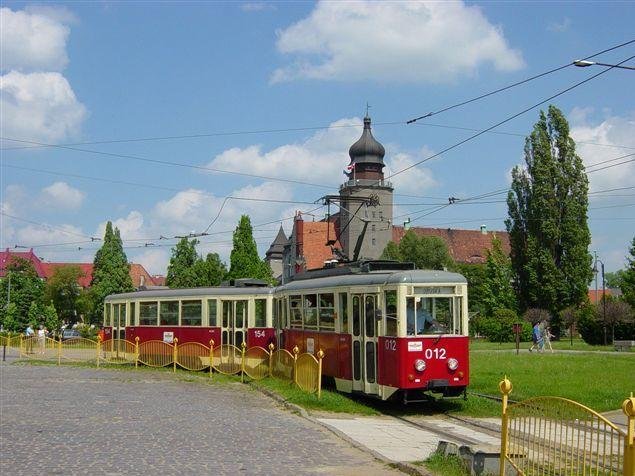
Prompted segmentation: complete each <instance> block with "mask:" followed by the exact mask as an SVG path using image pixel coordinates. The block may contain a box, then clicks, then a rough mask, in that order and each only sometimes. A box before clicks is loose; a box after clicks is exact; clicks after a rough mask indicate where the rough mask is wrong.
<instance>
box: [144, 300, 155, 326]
mask: <svg viewBox="0 0 635 476" xmlns="http://www.w3.org/2000/svg"><path fill="white" fill-rule="evenodd" d="M158 310H159V306H158V304H157V302H156V301H147V302H140V303H139V325H140V326H156V325H157V314H158Z"/></svg>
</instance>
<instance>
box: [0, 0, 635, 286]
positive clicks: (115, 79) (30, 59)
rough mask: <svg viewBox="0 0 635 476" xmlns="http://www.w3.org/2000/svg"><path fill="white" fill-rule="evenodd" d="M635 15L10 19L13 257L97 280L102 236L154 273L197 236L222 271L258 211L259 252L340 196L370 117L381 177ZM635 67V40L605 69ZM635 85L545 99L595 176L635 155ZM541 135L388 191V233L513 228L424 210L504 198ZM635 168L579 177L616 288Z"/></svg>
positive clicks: (491, 207) (554, 78) (315, 9)
mask: <svg viewBox="0 0 635 476" xmlns="http://www.w3.org/2000/svg"><path fill="white" fill-rule="evenodd" d="M633 18H635V4H633V3H632V2H601V3H600V2H585V3H582V2H576V3H573V2H566V3H564V2H563V3H557V2H507V3H504V2H482V3H481V2H469V3H463V2H455V3H450V2H439V3H428V2H424V3H415V2H409V3H405V2H404V3H399V2H386V3H379V2H375V3H364V2H330V3H329V2H323V3H290V2H289V3H261V2H252V3H238V2H236V3H219V2H213V3H212V2H209V3H207V2H196V3H169V2H163V3H151V2H69V3H46V4H31V3H21V2H3V3H2V13H1V20H2V28H1V31H2V38H1V40H2V42H1V43H2V51H1V57H0V59H1V61H0V66H1V74H2V78H1V89H2V94H1V96H0V101H1V103H0V105H1V108H2V109H1V114H0V118H1V124H0V125H1V129H2V130H1V132H2V133H1V136H2V137H3V139H2V140H1V141H0V146H1V147H2V149H3V150H2V152H1V153H2V155H1V162H2V164H1V165H2V168H1V169H0V171H1V173H2V179H1V182H0V188H1V193H2V203H1V207H2V215H0V220H1V224H2V227H1V228H2V229H1V231H0V240H1V246H2V248H6V247H9V248H14V247H15V246H16V245H17V246H19V247H27V248H28V247H34V249H35V251H36V253H37V254H38V256H41V257H43V258H44V259H47V260H51V261H67V262H75V261H92V259H93V255H94V251H95V249H96V248H97V247H98V246H99V244H98V243H93V242H91V241H90V238H91V237H101V236H102V235H103V229H104V226H105V223H106V222H107V221H108V220H111V221H113V222H114V223H115V224H116V225H117V226H118V227H119V228H120V229H121V231H122V236H123V238H124V245H125V246H126V252H127V254H128V257H129V259H130V260H132V261H134V262H139V263H141V264H143V265H144V266H145V267H146V268H147V269H148V270H149V271H150V272H152V273H161V274H163V273H165V269H166V264H167V262H168V260H169V255H170V249H171V246H172V245H173V244H174V242H175V240H174V239H163V238H161V237H167V238H171V237H174V236H177V235H184V234H188V233H190V232H202V231H205V230H206V229H207V230H208V232H209V233H211V234H210V235H209V236H205V237H203V238H201V242H202V243H201V245H200V246H199V250H200V251H201V252H203V253H206V252H208V251H215V252H218V253H219V254H220V255H221V257H223V258H224V259H228V256H229V252H230V250H231V231H232V230H233V228H234V227H235V225H236V223H237V221H238V218H239V216H240V215H241V214H245V213H246V214H249V215H250V216H251V219H252V223H253V224H254V225H256V226H255V237H256V240H257V242H258V244H259V248H260V250H261V252H262V253H264V251H265V250H266V249H267V247H268V245H269V243H270V242H271V240H272V239H273V237H274V236H275V235H276V232H277V229H278V227H279V224H280V223H282V224H283V226H284V228H285V230H286V231H287V232H289V231H290V228H291V223H292V221H291V220H290V219H289V218H290V217H292V216H293V215H294V213H295V211H296V210H302V211H310V210H313V209H316V208H317V207H318V205H313V204H312V203H313V202H314V201H316V200H317V199H319V197H321V196H323V195H325V194H329V193H336V192H337V189H338V186H339V184H340V183H341V182H342V180H343V179H344V176H343V175H342V170H343V168H344V167H345V166H346V165H347V164H348V148H349V146H350V145H351V144H352V143H353V142H354V141H355V140H356V139H357V137H359V135H360V132H361V127H360V126H361V118H362V117H363V115H364V113H365V106H366V103H369V104H370V115H371V116H372V119H373V122H374V126H373V132H374V134H375V137H376V138H377V139H378V140H379V141H380V142H382V143H383V144H384V146H385V147H386V158H385V161H386V163H387V173H388V174H389V175H390V174H392V173H394V172H397V171H399V170H402V169H403V168H405V167H408V166H410V165H412V164H414V163H416V162H418V161H420V160H423V159H425V158H426V157H429V156H430V155H432V154H435V153H437V152H439V151H441V150H443V149H445V148H447V147H448V146H451V145H452V144H454V143H457V142H459V141H461V140H463V139H465V138H467V137H469V136H470V135H473V134H474V132H473V131H472V130H478V129H484V128H487V127H489V126H491V125H493V124H495V123H497V122H499V121H501V120H503V119H505V118H507V117H509V116H511V115H513V114H515V113H517V112H519V111H521V110H523V109H525V108H527V107H528V106H531V105H532V104H535V103H538V102H539V101H541V100H543V99H546V98H548V97H549V96H551V95H553V94H555V93H557V92H558V91H560V90H563V89H566V88H567V87H569V86H571V85H573V84H575V83H576V82H579V81H581V80H583V79H586V78H588V77H590V76H592V75H593V74H596V73H599V72H600V71H602V67H600V66H592V67H589V68H584V69H583V68H576V67H573V66H571V67H568V68H565V69H563V70H561V71H558V72H555V73H553V74H550V75H547V76H545V77H543V78H540V79H537V80H535V81H532V82H529V83H527V84H525V85H522V86H519V87H517V88H514V89H512V90H510V91H506V92H503V93H500V94H496V95H494V96H491V97H489V98H486V99H483V100H481V101H477V102H474V103H471V104H469V105H466V106H463V107H459V108H455V109H452V110H450V111H447V112H444V113H440V114H438V115H434V116H432V117H429V118H426V119H424V120H421V121H419V122H418V123H416V124H411V125H406V124H405V121H407V120H408V119H411V118H413V117H417V116H421V115H423V114H426V113H428V112H431V111H437V110H439V109H442V108H444V107H445V106H448V105H452V104H455V103H457V102H460V101H462V100H465V99H469V98H472V97H474V96H478V95H480V94H482V93H485V92H488V91H490V90H493V89H496V88H498V87H502V86H505V85H507V84H511V83H513V82H516V81H519V80H522V79H524V78H527V77H530V76H533V75H536V74H539V73H541V72H543V71H547V70H549V69H552V68H555V67H557V66H560V65H564V64H565V63H568V62H570V61H572V60H574V59H577V58H580V57H584V56H587V55H591V54H593V53H596V52H599V51H602V50H604V49H606V48H609V47H611V46H614V45H618V44H621V43H624V42H627V41H629V40H633V39H635V35H634V34H633V29H632V21H633ZM633 55H635V43H632V44H630V45H628V46H625V47H623V48H619V49H616V50H613V51H611V52H608V53H605V54H603V55H601V56H599V57H597V58H594V59H595V60H596V61H599V62H604V63H610V64H614V63H616V62H620V61H623V60H625V59H626V58H629V57H630V56H633ZM627 64H630V65H633V64H635V60H630V61H629V62H628V63H627ZM634 86H635V72H634V71H628V70H611V71H608V72H607V73H606V74H603V75H601V76H599V77H598V78H597V79H594V80H592V81H590V82H588V83H586V84H584V85H582V86H580V87H578V88H576V89H574V90H572V91H570V92H568V93H566V94H564V95H562V96H560V97H558V98H556V99H555V100H553V101H552V102H553V104H555V105H556V106H558V107H559V108H560V109H561V110H562V111H563V112H564V113H565V114H566V115H567V117H568V119H569V121H570V124H571V128H572V135H573V136H574V138H575V139H576V140H577V141H578V153H579V154H580V156H581V157H582V158H583V160H584V162H585V164H587V166H589V165H592V164H596V163H598V162H603V161H610V160H611V159H616V158H617V157H621V156H626V155H628V154H632V153H635V102H634V95H633V90H634ZM543 108H546V105H545V106H543ZM537 118H538V109H534V110H532V111H530V112H528V113H526V114H524V115H522V116H520V117H518V118H516V119H514V120H512V121H510V122H508V123H506V124H504V125H502V126H500V127H498V128H497V129H495V130H494V131H493V132H496V133H487V134H484V135H482V136H480V137H478V138H476V139H474V140H472V141H469V142H467V143H465V144H464V145H462V146H460V147H457V148H455V149H453V150H451V151H449V152H447V153H444V154H442V155H440V156H439V157H437V158H435V159H433V160H430V161H427V162H425V163H424V164H421V165H419V166H417V167H414V168H412V169H410V170H409V171H407V172H404V173H402V174H399V175H397V176H395V177H394V178H393V179H391V180H392V181H393V182H394V184H395V194H396V196H395V203H396V204H397V206H396V207H395V216H396V217H398V218H396V219H395V223H399V222H400V221H403V220H404V219H405V217H407V216H409V217H411V219H413V224H414V225H417V226H436V227H452V228H468V229H478V228H479V227H480V225H481V224H486V225H487V227H488V229H489V230H502V229H504V223H503V220H504V218H505V216H506V205H505V203H504V198H505V195H504V194H498V195H493V196H492V197H490V198H488V199H487V200H485V199H484V200H482V201H483V202H493V203H478V204H471V205H467V204H462V205H461V204H460V203H459V204H456V205H453V206H449V207H446V208H444V209H442V210H439V211H437V212H435V213H431V214H427V213H428V212H429V211H432V210H434V209H435V208H437V207H435V204H441V203H447V198H448V197H450V196H453V197H457V198H467V197H473V196H477V195H482V194H486V193H488V192H492V191H499V190H501V189H504V188H506V187H508V186H509V181H510V178H509V172H510V170H511V169H512V168H513V167H514V166H515V165H517V164H520V163H522V160H523V143H524V138H523V137H524V135H526V134H528V133H529V132H530V131H531V128H532V125H533V124H534V123H535V122H536V120H537ZM9 139H13V140H9ZM38 144H49V145H51V144H53V145H57V146H62V147H41V146H38ZM632 159H633V156H629V157H625V158H624V159H620V160H617V161H611V162H605V164H604V165H614V166H612V167H610V168H606V169H603V170H598V171H597V172H592V173H589V179H590V189H591V191H592V192H597V193H592V194H591V195H590V206H589V225H590V228H591V232H592V235H593V243H592V245H591V251H593V250H597V251H598V253H599V256H600V258H601V259H602V260H603V261H604V263H605V264H606V270H607V271H612V270H616V269H619V268H621V267H623V265H624V262H625V256H626V254H627V249H628V245H629V243H630V241H631V240H632V238H633V235H634V234H635V188H633V187H634V186H635V162H627V161H629V160H632ZM621 162H625V163H621ZM616 164H619V165H616ZM601 167H602V166H596V167H595V169H599V168H601ZM210 168H211V169H215V170H216V171H212V170H209V169H210ZM219 169H220V170H223V171H225V172H224V173H220V172H218V170H219ZM593 169H594V167H590V168H589V170H593ZM228 172H234V173H228ZM240 173H242V174H250V176H247V175H239V174H240ZM256 176H258V177H256ZM275 179H277V180H275ZM297 182H302V183H300V184H299V183H297ZM614 189H619V190H614ZM227 196H232V197H242V198H249V199H257V200H235V199H229V200H225V197H227ZM416 197H425V198H416ZM259 200H280V201H284V202H285V203H278V202H267V201H259ZM292 202H297V203H292ZM459 202H460V201H459ZM223 203H224V205H223ZM219 210H220V214H219ZM324 212H325V210H324V209H319V210H315V211H314V212H313V213H314V215H315V218H316V219H319V218H321V217H323V215H324ZM217 215H218V217H217V218H216V220H215V221H213V220H214V219H215V217H216V216H217ZM422 215H426V216H422ZM307 219H311V216H310V215H307ZM212 222H213V223H212ZM210 225H211V226H210ZM208 227H209V228H208Z"/></svg>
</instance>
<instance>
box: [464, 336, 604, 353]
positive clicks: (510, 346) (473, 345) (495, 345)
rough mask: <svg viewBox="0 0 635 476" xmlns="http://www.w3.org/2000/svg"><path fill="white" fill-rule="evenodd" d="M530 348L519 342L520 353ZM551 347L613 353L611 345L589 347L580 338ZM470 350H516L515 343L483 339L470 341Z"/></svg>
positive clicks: (554, 344)
mask: <svg viewBox="0 0 635 476" xmlns="http://www.w3.org/2000/svg"><path fill="white" fill-rule="evenodd" d="M530 347H531V342H521V343H520V351H521V352H527V350H528V349H529V348H530ZM551 347H553V350H580V351H589V352H596V351H600V350H602V351H608V352H614V348H613V346H612V345H589V344H587V343H586V342H584V341H583V340H582V339H580V338H575V339H573V342H572V341H571V340H569V339H563V340H558V341H551ZM470 350H516V343H515V342H503V343H499V342H489V341H487V340H483V339H470Z"/></svg>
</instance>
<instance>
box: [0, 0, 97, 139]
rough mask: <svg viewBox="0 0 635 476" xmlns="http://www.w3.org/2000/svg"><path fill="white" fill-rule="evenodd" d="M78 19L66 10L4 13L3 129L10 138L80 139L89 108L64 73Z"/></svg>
mask: <svg viewBox="0 0 635 476" xmlns="http://www.w3.org/2000/svg"><path fill="white" fill-rule="evenodd" d="M73 21H74V17H73V15H72V14H71V13H70V12H69V11H68V10H67V9H65V8H57V7H50V6H38V7H29V8H27V9H25V10H20V11H13V10H11V9H9V8H1V9H0V23H1V24H0V45H1V46H0V58H2V61H1V65H0V69H1V71H2V72H3V73H6V74H3V75H2V76H0V108H1V109H2V114H1V117H0V130H1V131H2V134H3V135H4V136H8V137H17V138H19V139H29V140H34V141H50V142H54V141H58V140H60V139H64V138H66V137H72V136H76V135H77V134H78V133H79V130H80V127H81V124H82V122H83V120H84V119H85V117H86V108H85V107H84V105H83V104H81V103H80V102H79V101H78V100H77V98H76V97H75V93H74V92H73V89H72V88H71V85H70V84H69V83H68V81H67V80H66V78H65V77H64V76H63V75H62V74H61V73H60V71H62V70H63V69H64V68H65V67H66V65H67V64H68V56H67V54H66V41H67V39H68V35H69V33H70V29H69V27H68V23H71V22H73Z"/></svg>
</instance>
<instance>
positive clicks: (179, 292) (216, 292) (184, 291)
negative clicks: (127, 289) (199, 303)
mask: <svg viewBox="0 0 635 476" xmlns="http://www.w3.org/2000/svg"><path fill="white" fill-rule="evenodd" d="M272 292H273V288H270V287H257V286H253V287H240V288H237V287H234V286H226V287H225V286H224V287H208V288H177V289H150V290H146V291H134V292H131V293H121V294H111V295H109V296H106V299H104V301H105V302H108V301H115V300H120V299H170V298H181V297H199V296H245V295H260V296H266V295H268V294H271V293H272Z"/></svg>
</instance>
